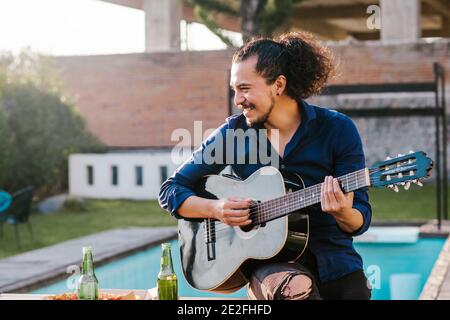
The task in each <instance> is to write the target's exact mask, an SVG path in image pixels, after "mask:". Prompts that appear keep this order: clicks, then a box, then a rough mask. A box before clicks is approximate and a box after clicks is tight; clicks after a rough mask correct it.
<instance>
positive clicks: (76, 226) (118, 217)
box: [0, 185, 450, 258]
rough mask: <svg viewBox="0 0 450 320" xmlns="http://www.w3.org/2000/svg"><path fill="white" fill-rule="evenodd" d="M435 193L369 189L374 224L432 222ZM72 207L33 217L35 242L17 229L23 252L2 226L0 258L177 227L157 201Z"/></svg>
mask: <svg viewBox="0 0 450 320" xmlns="http://www.w3.org/2000/svg"><path fill="white" fill-rule="evenodd" d="M434 192H435V189H434V186H432V185H425V186H424V187H423V188H419V187H417V186H415V185H414V186H411V188H410V190H409V191H407V192H406V191H404V190H403V189H402V190H401V191H400V192H399V193H395V192H394V191H392V190H387V189H371V190H370V192H369V200H370V203H371V204H372V209H373V221H376V220H404V221H419V220H421V221H423V220H429V219H434V218H435V193H434ZM449 197H450V194H449ZM71 208H72V210H62V211H60V212H58V213H55V214H50V215H42V214H37V213H34V214H32V216H31V224H32V227H33V234H34V240H31V237H30V234H29V232H28V230H27V228H26V226H25V225H20V226H19V232H20V239H21V242H22V250H19V249H18V248H17V245H16V240H15V235H14V228H13V227H12V226H9V225H5V226H4V235H3V239H1V238H0V258H4V257H7V256H11V255H14V254H17V253H20V252H23V251H28V250H33V249H37V248H41V247H45V246H49V245H52V244H56V243H59V242H62V241H65V240H69V239H73V238H77V237H82V236H85V235H88V234H92V233H96V232H100V231H104V230H108V229H114V228H121V227H132V226H137V227H155V226H175V225H176V220H175V219H174V218H172V217H171V216H170V215H169V214H168V213H166V212H165V211H163V210H162V209H161V208H160V207H159V205H158V203H157V201H142V202H138V201H123V200H122V201H119V200H89V201H87V202H86V209H87V210H85V211H84V210H83V209H84V208H83V206H79V207H77V206H76V205H74V204H71Z"/></svg>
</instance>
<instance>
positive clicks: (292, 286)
mask: <svg viewBox="0 0 450 320" xmlns="http://www.w3.org/2000/svg"><path fill="white" fill-rule="evenodd" d="M312 288H313V281H312V279H311V278H310V277H308V276H307V275H305V274H299V275H296V276H293V277H292V278H290V279H288V281H287V282H286V283H285V284H284V285H283V286H282V288H281V292H280V293H281V297H282V298H283V299H286V300H305V299H308V298H309V296H310V295H311V291H312Z"/></svg>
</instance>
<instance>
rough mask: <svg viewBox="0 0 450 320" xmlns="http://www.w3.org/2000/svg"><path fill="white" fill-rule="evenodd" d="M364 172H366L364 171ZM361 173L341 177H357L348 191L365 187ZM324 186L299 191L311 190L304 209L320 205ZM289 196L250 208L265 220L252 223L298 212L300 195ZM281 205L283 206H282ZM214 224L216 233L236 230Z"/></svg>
mask: <svg viewBox="0 0 450 320" xmlns="http://www.w3.org/2000/svg"><path fill="white" fill-rule="evenodd" d="M362 170H364V169H362ZM362 170H360V171H362ZM360 171H355V172H353V173H350V174H347V175H345V176H342V177H340V179H341V178H343V177H346V176H347V177H348V176H349V175H355V176H356V180H354V181H353V182H351V183H349V184H348V185H347V189H351V188H354V187H355V189H354V190H356V189H358V185H359V186H363V185H364V183H365V178H366V177H365V176H358V174H359V173H360ZM376 171H381V170H371V173H373V172H376ZM359 180H363V181H359ZM358 181H359V182H358ZM370 181H371V183H373V182H374V181H375V180H374V179H372V178H371V180H370ZM322 184H323V183H321V184H318V185H315V186H312V187H308V188H306V189H302V190H299V191H304V190H307V189H311V190H309V191H310V192H309V195H306V196H305V197H304V200H302V199H303V197H302V198H301V200H300V201H303V202H304V203H305V204H306V205H305V206H304V207H308V206H310V205H313V204H315V203H320V201H317V202H315V203H314V200H316V198H319V194H320V192H321V188H319V187H320V186H321V185H322ZM364 187H366V186H364ZM312 191H316V193H314V192H312ZM305 193H306V192H305ZM287 195H290V196H291V197H290V198H287V200H284V201H283V202H282V203H279V200H280V198H276V199H272V200H269V201H266V202H265V203H262V204H257V205H253V206H251V207H250V208H251V210H250V212H251V214H250V216H249V218H250V217H255V216H256V218H258V217H261V218H262V220H263V221H252V223H255V222H256V223H255V224H256V225H258V224H260V223H261V222H264V220H265V219H270V218H273V217H275V218H277V217H281V216H284V215H286V214H288V213H289V212H293V211H296V209H294V208H292V207H293V206H297V205H298V199H296V198H298V196H299V195H300V193H297V194H295V195H293V194H292V193H291V194H287ZM273 200H278V203H277V201H273ZM311 200H312V201H311ZM269 202H275V203H271V204H267V203H269ZM280 204H281V205H282V206H280ZM255 209H256V210H255ZM281 210H286V212H287V213H283V214H281V215H280V214H279V212H280V211H281ZM297 210H299V209H297ZM274 211H276V213H275V215H274V214H273V212H274ZM255 220H256V219H255ZM214 222H215V224H217V225H218V227H216V226H213V228H214V229H215V230H214V232H215V233H218V232H220V231H223V230H229V229H230V228H234V226H230V225H228V224H226V223H223V222H221V221H219V220H217V221H214ZM244 227H245V226H244Z"/></svg>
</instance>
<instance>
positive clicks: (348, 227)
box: [334, 208, 364, 233]
mask: <svg viewBox="0 0 450 320" xmlns="http://www.w3.org/2000/svg"><path fill="white" fill-rule="evenodd" d="M334 217H335V218H336V222H337V224H338V225H339V227H340V228H341V229H342V230H343V231H345V232H348V233H352V232H355V231H356V230H358V229H359V228H361V227H362V225H363V223H364V218H363V215H362V213H361V212H359V210H357V209H354V208H351V210H349V211H347V212H342V213H340V214H336V215H335V216H334Z"/></svg>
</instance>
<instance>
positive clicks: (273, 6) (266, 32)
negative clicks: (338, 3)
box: [185, 0, 302, 46]
mask: <svg viewBox="0 0 450 320" xmlns="http://www.w3.org/2000/svg"><path fill="white" fill-rule="evenodd" d="M185 1H186V2H187V3H188V4H190V5H192V6H193V7H194V13H195V15H196V17H197V19H198V20H199V21H200V22H201V23H203V24H204V25H205V26H206V27H208V29H210V30H211V31H212V32H213V33H214V34H216V35H217V36H218V37H219V38H220V39H221V40H222V41H223V42H224V43H225V44H227V45H228V46H234V44H233V41H232V40H231V39H230V38H229V37H227V36H226V35H225V33H224V32H223V30H221V29H220V27H219V25H218V24H217V22H216V21H217V16H218V15H220V14H222V15H227V16H231V17H235V18H238V19H239V20H240V28H241V31H242V39H243V41H244V42H245V41H247V40H248V39H249V38H251V37H253V36H268V37H271V36H273V35H274V33H275V32H276V31H277V30H283V28H285V27H286V25H287V23H288V21H289V18H290V17H291V15H292V13H293V6H294V5H295V4H296V3H299V2H301V1H302V0H185Z"/></svg>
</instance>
